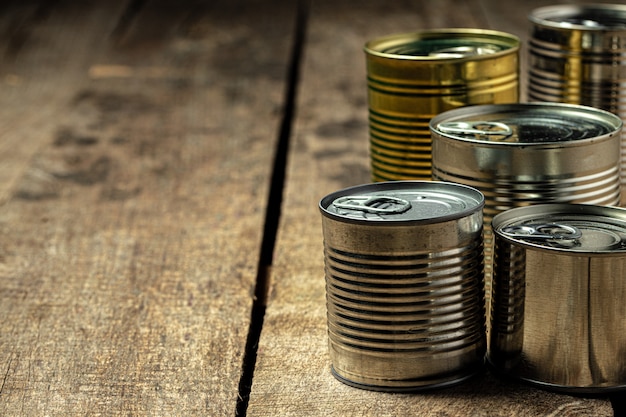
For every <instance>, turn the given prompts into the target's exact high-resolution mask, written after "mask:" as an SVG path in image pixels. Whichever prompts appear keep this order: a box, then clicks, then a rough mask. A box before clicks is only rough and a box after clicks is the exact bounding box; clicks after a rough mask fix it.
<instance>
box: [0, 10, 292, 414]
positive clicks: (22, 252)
mask: <svg viewBox="0 0 626 417" xmlns="http://www.w3.org/2000/svg"><path fill="white" fill-rule="evenodd" d="M293 10H294V7H293V5H292V4H291V2H289V1H273V2H269V3H268V2H263V1H256V0H250V1H247V0H242V1H236V2H231V1H217V2H197V1H177V2H170V1H165V0H162V1H161V0H154V1H150V0H145V1H141V0H136V1H130V0H129V1H126V0H114V1H106V2H74V1H64V0H59V1H53V2H48V1H34V0H32V1H15V2H2V4H1V5H0V12H1V13H0V56H1V57H2V58H1V59H0V106H1V112H0V231H1V235H2V238H1V239H0V415H2V416H44V415H45V416H69V415H80V416H88V415H124V416H130V415H155V416H156V415H162V416H166V415H172V416H174V415H181V416H188V415H207V416H218V415H225V416H226V415H228V416H230V415H234V413H235V407H236V403H237V398H238V384H239V379H240V374H241V368H242V359H243V355H244V350H245V343H246V337H247V332H248V326H249V321H250V314H251V306H252V301H253V291H254V285H255V279H256V273H257V271H256V269H257V262H258V254H259V250H260V242H261V238H262V236H261V235H262V233H263V221H264V211H265V207H266V198H267V195H266V194H267V190H268V184H269V178H270V174H271V166H272V159H273V150H274V146H275V141H276V137H277V130H278V124H279V121H280V119H281V112H282V108H281V106H282V99H283V90H284V88H285V73H286V68H287V64H288V61H289V50H290V44H291V41H292V39H291V34H292V31H293V27H292V26H293V16H294V13H293Z"/></svg>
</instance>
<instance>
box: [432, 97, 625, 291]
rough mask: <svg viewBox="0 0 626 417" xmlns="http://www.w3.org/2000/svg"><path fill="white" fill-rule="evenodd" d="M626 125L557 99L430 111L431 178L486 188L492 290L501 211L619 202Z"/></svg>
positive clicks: (600, 112) (603, 113) (487, 255)
mask: <svg viewBox="0 0 626 417" xmlns="http://www.w3.org/2000/svg"><path fill="white" fill-rule="evenodd" d="M621 129H622V121H621V120H620V118H619V117H617V116H616V115H614V114H612V113H609V112H607V111H604V110H599V109H596V108H592V107H587V106H579V105H568V104H558V103H541V104H539V103H525V104H499V105H484V106H469V107H464V108H460V109H455V110H450V111H447V112H444V113H442V114H440V115H439V116H437V117H435V118H433V120H432V121H431V130H432V134H433V179H435V180H439V181H449V182H456V183H460V184H465V185H468V186H470V187H474V188H477V189H478V190H480V191H481V192H482V193H483V194H484V195H485V208H484V215H485V264H486V272H487V277H486V282H487V291H489V288H490V272H489V271H490V267H491V227H490V224H491V219H492V218H493V216H495V215H496V214H498V213H500V212H502V211H505V210H508V209H511V208H514V207H521V206H528V205H531V204H540V203H552V202H559V203H573V204H579V203H585V204H596V205H606V206H612V205H617V204H619V201H620V190H621V183H620V132H621ZM488 297H489V292H487V298H488Z"/></svg>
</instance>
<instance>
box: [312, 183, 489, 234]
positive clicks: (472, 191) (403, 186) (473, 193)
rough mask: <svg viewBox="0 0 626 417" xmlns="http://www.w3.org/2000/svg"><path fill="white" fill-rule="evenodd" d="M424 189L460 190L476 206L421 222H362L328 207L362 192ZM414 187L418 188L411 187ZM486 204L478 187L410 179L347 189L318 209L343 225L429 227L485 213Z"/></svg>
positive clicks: (379, 219)
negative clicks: (428, 187)
mask: <svg viewBox="0 0 626 417" xmlns="http://www.w3.org/2000/svg"><path fill="white" fill-rule="evenodd" d="M420 186H422V187H426V186H430V187H439V189H438V190H436V191H445V190H444V188H448V189H449V190H452V189H455V190H457V195H460V194H461V193H464V194H465V196H466V197H468V198H471V199H472V200H473V201H474V202H475V204H473V205H472V206H471V207H468V208H466V209H464V210H460V211H458V212H455V213H451V214H447V215H443V216H437V217H428V218H420V219H406V218H398V219H393V218H384V219H383V218H378V219H377V218H367V219H359V218H353V217H346V216H342V215H340V214H337V213H333V212H331V211H329V210H328V207H329V206H330V205H331V204H332V202H333V201H335V200H336V199H338V198H340V197H344V196H348V195H356V194H359V192H361V191H365V192H375V191H419V190H420V188H419V187H420ZM411 187H414V188H411ZM429 191H434V190H433V188H431V189H429ZM484 205H485V196H484V195H483V193H482V192H480V191H479V190H478V189H476V188H474V187H470V186H468V185H464V184H458V183H453V182H446V181H420V180H406V181H384V182H376V183H369V184H361V185H355V186H352V187H347V188H343V189H341V190H338V191H335V192H333V193H330V194H328V195H326V196H325V197H323V198H321V199H320V201H319V204H318V208H319V210H320V212H321V213H322V215H323V216H324V217H327V218H330V219H333V220H336V221H339V222H342V223H352V224H363V225H367V226H383V227H389V226H408V225H428V224H440V223H444V222H447V221H451V220H458V219H461V218H464V217H467V216H469V215H470V214H473V213H476V212H478V211H481V210H482V209H483V207H484Z"/></svg>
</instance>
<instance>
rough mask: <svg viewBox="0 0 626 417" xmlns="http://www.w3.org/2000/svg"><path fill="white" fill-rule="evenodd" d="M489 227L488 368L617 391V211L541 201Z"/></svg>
mask: <svg viewBox="0 0 626 417" xmlns="http://www.w3.org/2000/svg"><path fill="white" fill-rule="evenodd" d="M492 225H493V231H494V268H493V278H494V291H493V298H492V314H491V318H492V319H491V331H490V343H489V354H488V359H489V362H490V363H491V365H492V366H493V367H494V368H495V369H496V370H497V371H499V372H501V373H503V374H505V375H508V376H511V377H514V378H519V379H522V380H526V381H529V382H531V383H533V384H536V385H538V386H540V387H543V388H548V389H553V390H558V391H565V392H578V393H601V392H608V391H617V390H624V389H626V303H624V300H625V299H626V210H625V209H623V208H619V207H604V206H595V205H586V204H580V205H577V204H573V205H571V204H540V205H535V206H529V207H520V208H515V209H511V210H508V211H506V212H503V213H501V214H498V215H497V216H495V217H494V219H493V223H492Z"/></svg>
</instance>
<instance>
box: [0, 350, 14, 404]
mask: <svg viewBox="0 0 626 417" xmlns="http://www.w3.org/2000/svg"><path fill="white" fill-rule="evenodd" d="M12 363H13V358H9V363H8V364H7V370H6V372H5V373H4V378H2V385H0V398H1V397H2V393H3V392H4V386H5V385H6V383H7V379H9V374H10V373H11V364H12Z"/></svg>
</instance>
